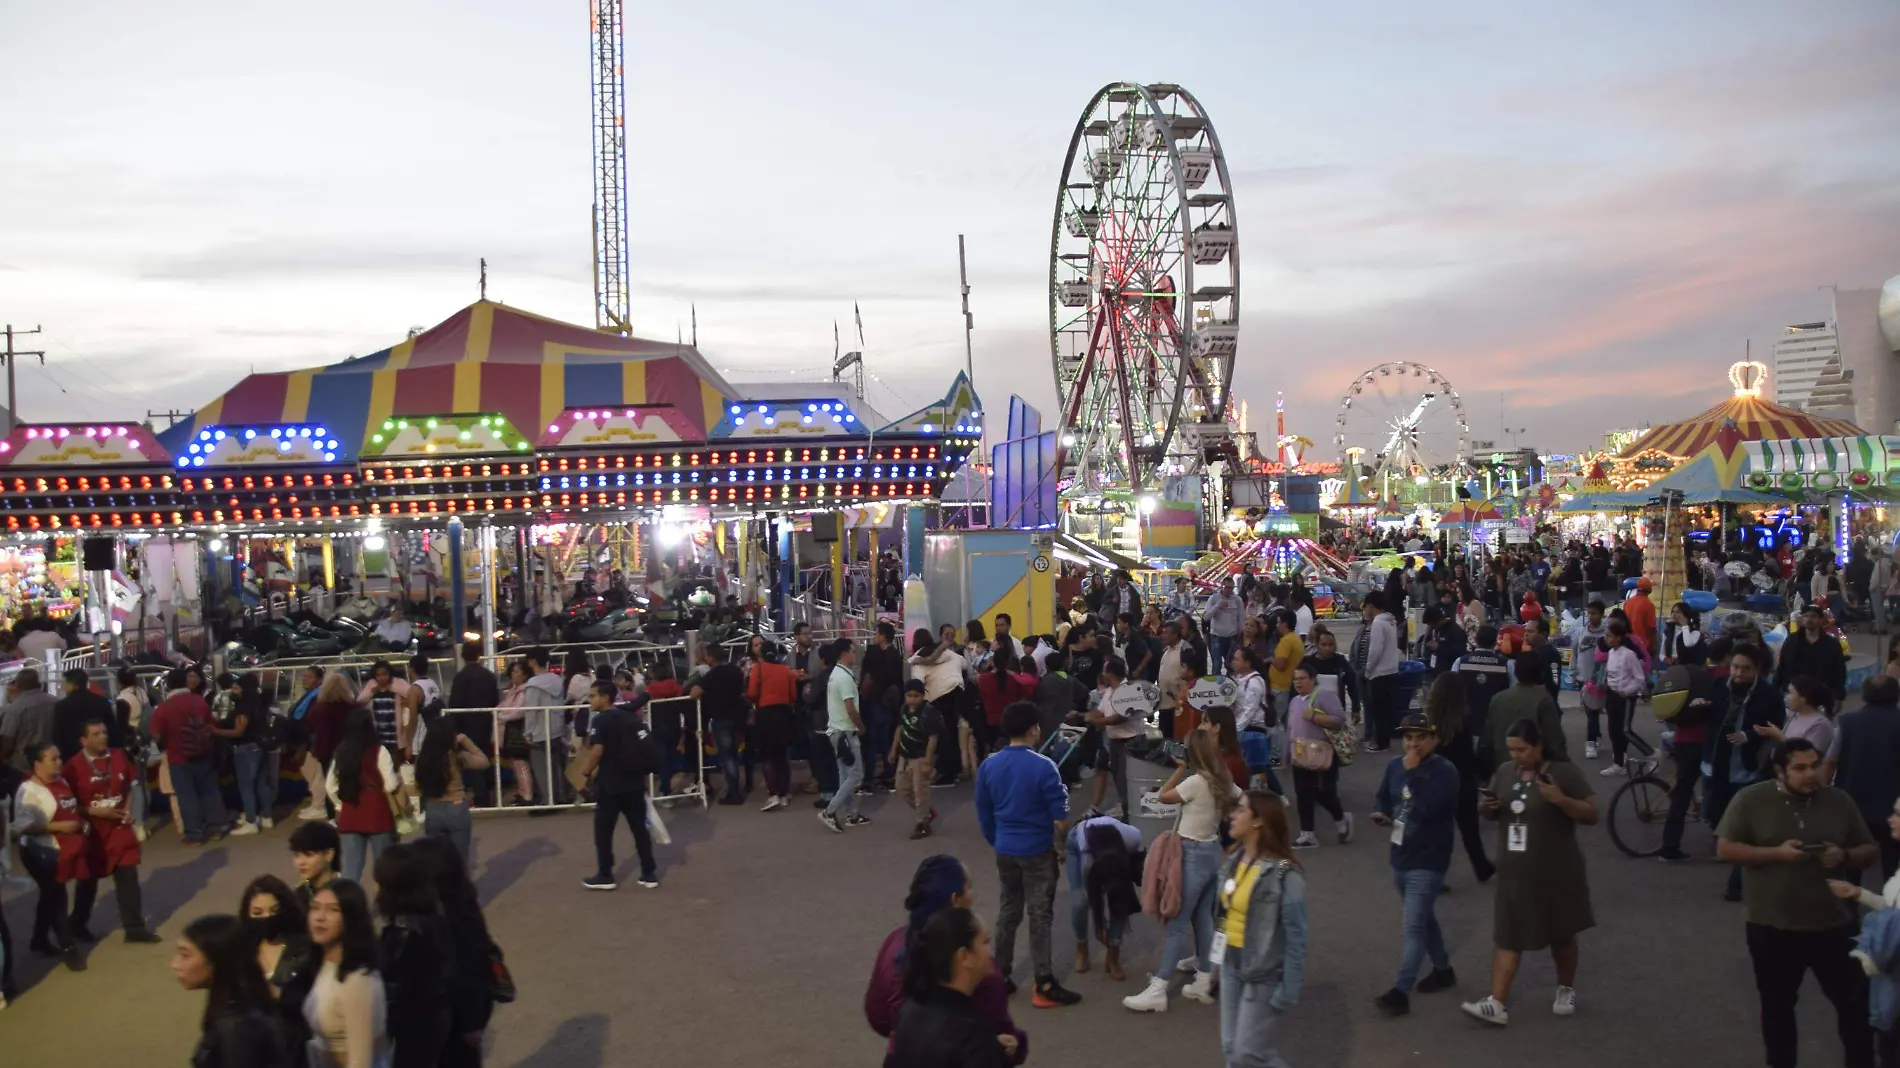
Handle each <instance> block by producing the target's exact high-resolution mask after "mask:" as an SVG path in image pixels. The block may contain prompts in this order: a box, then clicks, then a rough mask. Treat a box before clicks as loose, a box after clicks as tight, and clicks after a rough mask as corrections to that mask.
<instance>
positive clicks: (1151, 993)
mask: <svg viewBox="0 0 1900 1068" xmlns="http://www.w3.org/2000/svg"><path fill="white" fill-rule="evenodd" d="M1122 1007H1123V1008H1127V1009H1132V1010H1134V1011H1135V1012H1167V1011H1168V981H1167V980H1166V979H1163V978H1161V977H1160V976H1155V977H1153V978H1151V979H1149V980H1148V989H1146V990H1143V991H1142V992H1141V993H1139V994H1130V995H1128V996H1127V997H1125V998H1123V999H1122Z"/></svg>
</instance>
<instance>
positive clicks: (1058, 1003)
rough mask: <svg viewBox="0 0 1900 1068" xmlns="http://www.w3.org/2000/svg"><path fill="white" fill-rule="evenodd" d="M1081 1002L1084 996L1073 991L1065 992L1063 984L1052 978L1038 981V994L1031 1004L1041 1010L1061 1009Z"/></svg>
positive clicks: (1031, 1000)
mask: <svg viewBox="0 0 1900 1068" xmlns="http://www.w3.org/2000/svg"><path fill="white" fill-rule="evenodd" d="M1081 1000H1082V995H1080V994H1078V993H1076V992H1075V991H1073V990H1064V989H1063V988H1062V984H1061V983H1058V982H1056V981H1055V980H1054V979H1053V978H1051V979H1038V980H1036V993H1035V996H1034V997H1033V998H1031V999H1030V1003H1031V1004H1033V1005H1034V1006H1036V1007H1037V1008H1039V1009H1059V1008H1061V1007H1063V1006H1064V1005H1073V1004H1075V1003H1076V1002H1078V1001H1081Z"/></svg>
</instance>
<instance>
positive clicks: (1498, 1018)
mask: <svg viewBox="0 0 1900 1068" xmlns="http://www.w3.org/2000/svg"><path fill="white" fill-rule="evenodd" d="M1458 1007H1459V1008H1461V1009H1463V1010H1465V1015H1466V1016H1469V1017H1471V1018H1472V1019H1474V1020H1482V1021H1483V1022H1485V1023H1488V1024H1496V1025H1497V1026H1499V1027H1503V1026H1504V1025H1505V1024H1507V1023H1510V1022H1511V1010H1509V1009H1507V1008H1505V1007H1504V1003H1503V1002H1501V1001H1499V1000H1498V999H1497V998H1494V997H1492V996H1491V995H1489V994H1486V995H1485V996H1484V1000H1483V1001H1467V1002H1465V1003H1464V1004H1463V1005H1460V1006H1458Z"/></svg>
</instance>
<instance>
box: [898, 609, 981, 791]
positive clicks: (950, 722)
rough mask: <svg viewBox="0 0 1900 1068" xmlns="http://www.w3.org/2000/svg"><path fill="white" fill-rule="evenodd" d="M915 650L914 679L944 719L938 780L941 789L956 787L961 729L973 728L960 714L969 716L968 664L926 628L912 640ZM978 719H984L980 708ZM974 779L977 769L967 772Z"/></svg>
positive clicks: (911, 668)
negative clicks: (981, 717) (962, 720)
mask: <svg viewBox="0 0 1900 1068" xmlns="http://www.w3.org/2000/svg"><path fill="white" fill-rule="evenodd" d="M911 648H912V649H913V650H915V652H913V653H912V654H911V658H910V660H909V661H908V662H907V664H906V669H907V670H908V671H909V673H910V677H911V678H913V679H917V680H919V681H921V682H922V683H923V684H924V700H925V701H927V702H929V703H930V704H931V705H933V706H934V707H935V708H936V709H937V711H938V713H940V714H941V715H942V717H943V733H942V734H941V735H939V736H938V738H937V743H938V744H937V777H936V780H935V782H936V783H937V784H939V785H946V786H947V785H954V784H955V783H956V781H957V771H958V765H959V763H960V761H961V756H960V748H959V745H958V735H957V731H958V728H959V726H961V728H962V729H963V730H965V731H968V730H969V729H970V726H969V724H967V723H960V721H959V718H958V713H959V712H965V713H968V712H969V709H968V708H967V707H966V702H965V700H964V697H965V691H964V688H963V680H964V676H965V674H966V673H967V666H968V665H967V663H966V661H965V660H964V659H963V657H962V656H961V655H960V654H958V653H957V651H956V650H954V649H952V648H950V646H949V645H948V644H947V643H946V644H939V643H938V642H937V641H936V639H935V638H933V637H932V636H931V633H930V631H928V630H925V629H924V628H922V627H919V628H918V629H917V632H916V633H915V634H913V635H912V636H911ZM975 714H976V715H979V716H980V715H982V714H983V713H982V710H981V708H980V707H979V708H978V709H977V711H976V712H975ZM963 770H964V771H966V772H967V773H969V774H971V775H974V774H976V769H975V768H973V767H972V768H964V769H963Z"/></svg>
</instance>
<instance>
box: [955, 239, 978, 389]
mask: <svg viewBox="0 0 1900 1068" xmlns="http://www.w3.org/2000/svg"><path fill="white" fill-rule="evenodd" d="M957 284H958V286H960V287H961V288H962V291H963V374H964V377H966V378H968V379H969V380H970V387H971V388H972V389H974V388H976V364H975V362H974V361H972V360H971V358H970V331H972V330H974V329H976V320H975V319H974V318H972V317H971V315H970V269H969V268H968V267H967V266H966V265H965V264H964V261H963V235H962V234H958V235H957Z"/></svg>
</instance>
